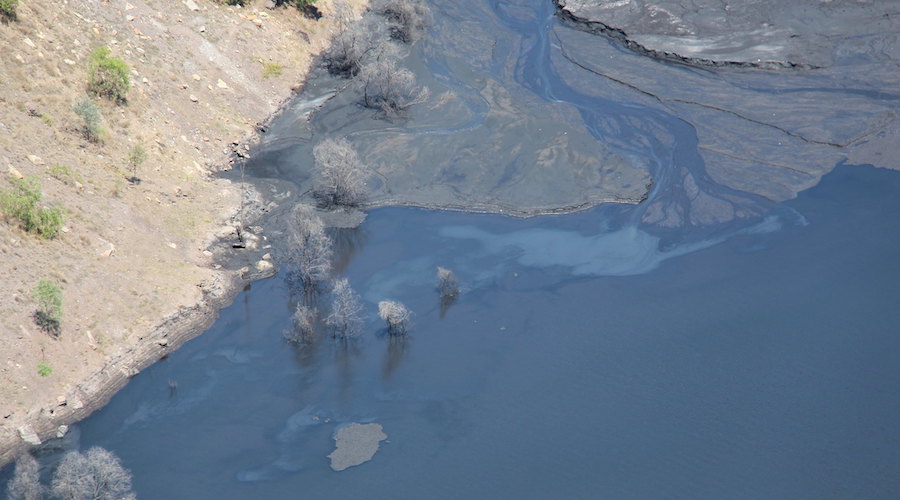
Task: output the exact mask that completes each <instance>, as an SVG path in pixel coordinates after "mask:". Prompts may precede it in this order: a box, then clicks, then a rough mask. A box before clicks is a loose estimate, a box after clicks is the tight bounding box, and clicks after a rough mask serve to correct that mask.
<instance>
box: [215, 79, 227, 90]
mask: <svg viewBox="0 0 900 500" xmlns="http://www.w3.org/2000/svg"><path fill="white" fill-rule="evenodd" d="M216 87H219V88H220V89H227V88H228V84H227V83H225V82H223V81H222V79H221V78H219V81H218V82H216Z"/></svg>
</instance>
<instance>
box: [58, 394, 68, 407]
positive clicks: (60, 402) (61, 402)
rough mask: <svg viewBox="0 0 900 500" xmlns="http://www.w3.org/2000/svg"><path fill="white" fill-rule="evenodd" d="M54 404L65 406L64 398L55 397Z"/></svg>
mask: <svg viewBox="0 0 900 500" xmlns="http://www.w3.org/2000/svg"><path fill="white" fill-rule="evenodd" d="M56 404H58V405H59V406H65V405H66V397H65V396H56Z"/></svg>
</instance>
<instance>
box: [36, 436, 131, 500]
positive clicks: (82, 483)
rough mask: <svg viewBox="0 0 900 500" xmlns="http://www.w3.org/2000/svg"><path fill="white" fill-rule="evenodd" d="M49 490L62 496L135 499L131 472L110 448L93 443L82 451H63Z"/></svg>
mask: <svg viewBox="0 0 900 500" xmlns="http://www.w3.org/2000/svg"><path fill="white" fill-rule="evenodd" d="M50 487H51V491H52V492H53V495H54V496H57V497H59V498H61V499H63V500H83V499H89V500H134V499H135V498H137V497H136V496H135V494H134V492H132V491H131V472H129V471H128V470H127V469H125V468H124V467H122V463H121V462H120V461H119V458H118V457H116V456H115V455H114V454H113V453H112V452H110V451H108V450H105V449H103V448H100V447H99V446H94V447H92V448H90V449H89V450H88V451H86V452H85V453H84V454H81V453H79V452H77V451H70V452H69V453H66V455H65V457H63V459H62V461H61V462H60V463H59V467H57V468H56V473H54V474H53V481H52V482H51V485H50Z"/></svg>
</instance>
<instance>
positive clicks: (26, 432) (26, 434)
mask: <svg viewBox="0 0 900 500" xmlns="http://www.w3.org/2000/svg"><path fill="white" fill-rule="evenodd" d="M19 437H21V438H22V441H25V442H26V443H28V444H30V445H32V446H37V445H39V444H41V438H39V437H38V435H37V433H36V432H34V428H33V427H31V425H30V424H26V425H23V426H22V427H19Z"/></svg>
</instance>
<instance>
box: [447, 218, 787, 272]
mask: <svg viewBox="0 0 900 500" xmlns="http://www.w3.org/2000/svg"><path fill="white" fill-rule="evenodd" d="M781 227H782V225H781V222H780V220H779V219H778V217H774V216H773V217H767V218H766V219H764V220H763V221H762V222H759V223H758V224H755V225H753V226H749V227H747V228H745V229H741V230H739V231H735V232H732V233H730V234H727V235H724V236H719V237H716V238H710V239H705V240H700V241H695V242H690V243H684V244H680V245H676V246H674V247H671V248H666V249H665V250H663V249H661V248H660V238H658V237H656V236H653V235H651V234H649V233H647V232H646V231H643V230H641V229H639V228H637V227H635V226H629V227H624V228H622V229H618V230H615V231H608V232H603V233H600V234H596V235H592V236H585V235H583V234H581V233H578V232H575V231H567V230H559V229H525V230H521V231H513V232H510V233H502V234H494V233H490V232H488V231H485V230H483V229H479V228H477V227H475V226H448V227H444V228H442V229H441V230H440V231H439V234H440V235H441V236H443V237H445V238H453V239H466V240H475V241H478V242H479V243H480V244H481V246H482V248H483V249H484V250H485V251H486V252H488V253H491V254H495V255H501V256H502V255H506V256H510V257H512V258H513V259H515V261H516V262H518V263H519V264H521V265H523V266H527V267H536V268H545V267H553V266H563V267H569V268H571V269H572V274H574V275H576V276H631V275H635V274H644V273H647V272H650V271H652V270H654V269H656V268H657V267H659V265H660V264H662V263H663V262H664V261H666V260H668V259H671V258H673V257H678V256H681V255H686V254H689V253H692V252H696V251H698V250H702V249H705V248H709V247H711V246H713V245H717V244H719V243H722V242H723V241H725V240H727V239H729V238H731V237H733V236H737V235H739V234H764V233H771V232H775V231H778V230H780V229H781Z"/></svg>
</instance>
